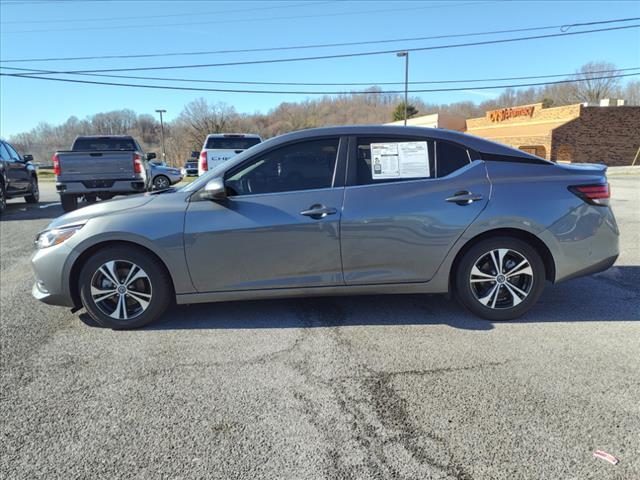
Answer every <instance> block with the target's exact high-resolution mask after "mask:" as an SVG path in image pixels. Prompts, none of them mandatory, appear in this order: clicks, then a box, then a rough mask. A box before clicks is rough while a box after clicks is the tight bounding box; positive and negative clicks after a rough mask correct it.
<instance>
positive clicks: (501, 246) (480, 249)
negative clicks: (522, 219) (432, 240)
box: [454, 237, 546, 321]
mask: <svg viewBox="0 0 640 480" xmlns="http://www.w3.org/2000/svg"><path fill="white" fill-rule="evenodd" d="M499 250H502V252H505V250H506V251H507V253H505V254H504V256H503V259H502V260H501V259H500V258H499V257H500V253H499ZM494 251H496V253H495V257H494V258H495V259H496V261H497V263H498V264H500V263H502V264H503V270H502V272H498V273H497V274H496V273H494V272H495V271H496V270H497V269H495V268H494V265H495V263H494V262H493V260H490V259H491V258H492V257H491V256H490V255H491V253H490V252H494ZM523 260H526V261H527V262H528V265H526V264H524V267H521V268H515V267H514V264H515V265H519V264H521V263H522V261H523ZM474 266H476V268H478V269H479V270H480V274H477V273H473V276H474V277H475V278H474V279H473V280H474V282H473V283H472V270H473V271H474V272H477V271H478V270H474ZM527 267H530V269H529V268H527ZM505 271H506V272H507V273H508V272H509V271H512V272H514V273H517V272H526V273H522V274H521V275H514V274H513V273H512V274H511V275H510V276H506V275H502V273H505ZM529 272H530V273H529ZM454 275H455V278H454V282H455V294H456V297H457V298H458V300H459V301H460V303H462V305H463V306H464V307H466V308H467V309H468V310H469V311H470V312H471V313H473V314H475V315H477V316H479V317H481V318H484V319H486V320H491V321H502V320H512V319H514V318H518V317H520V316H522V315H524V314H525V313H527V312H528V311H529V310H531V308H532V307H533V306H534V305H535V304H536V302H537V301H538V299H539V298H540V295H541V294H542V291H543V290H544V286H545V281H546V278H545V268H544V262H543V261H542V258H541V257H540V254H539V253H538V252H537V251H536V249H535V248H533V247H532V246H530V245H529V244H528V243H525V242H523V241H522V240H519V239H517V238H513V237H493V238H488V239H486V240H482V241H480V242H478V243H476V244H475V245H473V246H472V247H471V248H470V249H469V250H467V251H466V252H465V253H464V255H463V256H462V258H461V259H460V262H459V263H458V266H457V269H456V271H455V272H454ZM485 275H486V276H485ZM493 275H495V278H494V279H493V280H492V279H490V278H489V277H490V276H493ZM498 277H501V278H498ZM485 278H487V280H485ZM494 287H495V290H494ZM514 287H516V288H514ZM518 290H519V291H518ZM521 292H524V293H526V294H527V295H526V296H525V295H521ZM487 299H488V300H487ZM483 300H484V301H486V302H487V304H484V303H483Z"/></svg>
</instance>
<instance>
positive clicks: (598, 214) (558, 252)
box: [539, 205, 620, 282]
mask: <svg viewBox="0 0 640 480" xmlns="http://www.w3.org/2000/svg"><path fill="white" fill-rule="evenodd" d="M539 236H540V238H541V239H542V240H543V241H544V242H545V243H546V245H547V246H548V247H549V248H550V250H551V253H552V255H553V258H554V262H555V267H556V268H555V270H556V275H555V281H556V282H561V281H564V280H569V279H571V278H576V277H581V276H585V275H591V274H593V273H597V272H600V271H603V270H606V269H607V268H609V267H611V266H612V265H613V264H614V263H615V261H616V259H617V258H618V255H619V253H620V249H619V245H618V243H619V236H620V231H619V229H618V225H617V223H616V220H615V217H614V216H613V212H612V211H611V209H610V208H609V207H598V206H591V205H583V206H580V207H578V208H577V209H575V210H572V211H571V213H570V214H568V215H565V216H564V217H563V218H562V219H560V220H558V221H557V222H555V223H554V224H553V225H552V226H551V227H550V228H548V229H547V230H545V231H543V232H542V233H541V234H540V235H539Z"/></svg>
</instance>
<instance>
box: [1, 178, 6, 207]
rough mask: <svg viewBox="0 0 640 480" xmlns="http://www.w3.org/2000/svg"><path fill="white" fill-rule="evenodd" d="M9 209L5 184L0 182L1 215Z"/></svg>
mask: <svg viewBox="0 0 640 480" xmlns="http://www.w3.org/2000/svg"><path fill="white" fill-rule="evenodd" d="M6 208H7V194H6V193H5V191H4V182H3V181H2V180H0V213H2V212H4V211H5V209H6Z"/></svg>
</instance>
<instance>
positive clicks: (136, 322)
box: [78, 247, 174, 330]
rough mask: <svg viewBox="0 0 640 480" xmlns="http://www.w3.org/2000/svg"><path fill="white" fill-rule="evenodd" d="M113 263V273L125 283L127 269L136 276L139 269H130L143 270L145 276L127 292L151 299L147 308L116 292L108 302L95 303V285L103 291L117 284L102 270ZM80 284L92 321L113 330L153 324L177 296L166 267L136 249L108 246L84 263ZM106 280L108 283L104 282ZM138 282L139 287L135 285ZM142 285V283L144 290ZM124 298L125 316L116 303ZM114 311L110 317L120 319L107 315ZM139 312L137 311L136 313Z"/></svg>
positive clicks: (83, 303) (83, 301)
mask: <svg viewBox="0 0 640 480" xmlns="http://www.w3.org/2000/svg"><path fill="white" fill-rule="evenodd" d="M112 261H113V262H115V263H114V264H113V265H114V270H115V271H116V274H117V275H118V277H119V278H117V279H116V280H119V281H122V279H123V278H125V277H126V276H127V275H128V273H129V270H127V268H130V269H132V270H133V271H134V273H133V276H134V277H135V276H136V272H138V270H135V268H134V267H130V265H135V266H136V267H138V268H140V269H141V270H142V272H143V273H144V274H145V275H146V276H145V277H143V278H141V279H138V280H136V281H135V282H134V283H132V284H131V285H132V286H131V287H130V289H128V290H127V292H131V293H133V294H136V295H139V294H141V293H142V294H143V295H145V297H144V298H147V299H149V301H148V305H147V306H146V307H143V305H142V303H140V302H138V301H136V300H135V299H133V298H131V297H130V296H129V293H126V294H123V295H120V294H118V293H116V294H113V295H112V296H111V297H109V298H107V299H106V300H99V299H98V300H97V302H98V303H96V300H94V297H93V296H92V294H91V293H92V285H93V286H94V287H96V288H101V289H102V288H106V289H111V288H112V286H111V285H113V283H114V282H110V281H109V280H108V278H107V277H106V276H105V275H103V274H102V273H101V272H100V271H99V269H100V268H101V267H103V266H104V265H105V264H107V263H108V262H112ZM78 281H79V285H78V287H79V291H80V299H81V300H82V305H83V306H84V308H85V309H86V310H87V312H88V313H89V315H90V316H91V318H93V320H95V321H96V322H97V323H98V324H99V325H101V326H103V327H108V328H112V329H114V330H124V329H132V328H140V327H143V326H144V325H147V324H149V323H151V322H153V321H154V320H156V319H157V318H158V317H160V316H161V315H162V314H163V313H164V311H165V310H166V309H167V307H168V306H169V305H170V303H171V302H172V299H173V297H174V294H173V286H172V283H171V279H170V278H169V275H168V273H167V272H166V270H165V269H164V267H163V265H160V264H159V262H158V260H157V259H155V258H154V257H153V256H151V255H150V254H149V253H147V252H145V251H144V250H142V249H139V248H135V247H133V248H132V247H106V248H104V249H102V250H100V251H98V252H97V253H95V254H94V255H93V256H92V257H91V258H89V260H88V261H87V262H86V263H85V264H84V266H83V267H82V270H81V271H80V276H79V280H78ZM105 281H106V283H104V282H105ZM136 283H137V284H138V286H136ZM140 283H142V287H141V288H140V285H139V284H140ZM107 291H108V290H107ZM94 292H95V290H94ZM143 292H148V293H143ZM121 296H122V298H123V299H124V302H127V303H124V312H125V313H126V314H123V310H121V309H120V307H119V306H118V305H119V304H118V303H117V300H118V301H119V300H120V297H121ZM138 298H140V297H138ZM116 299H117V300H116ZM112 308H113V310H112V311H111V314H112V315H115V316H116V317H119V318H114V317H112V316H110V315H108V313H109V310H111V309H112ZM116 308H117V309H118V311H117V312H116ZM136 309H137V310H138V311H137V312H136Z"/></svg>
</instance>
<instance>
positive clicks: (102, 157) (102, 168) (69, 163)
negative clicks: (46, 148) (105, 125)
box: [58, 151, 136, 181]
mask: <svg viewBox="0 0 640 480" xmlns="http://www.w3.org/2000/svg"><path fill="white" fill-rule="evenodd" d="M133 155H134V153H133V152H129V151H126V152H114V151H103V152H60V153H58V159H59V162H60V175H59V176H58V179H59V180H63V181H73V180H98V179H104V180H119V179H122V180H125V179H134V178H136V174H135V173H134V170H133Z"/></svg>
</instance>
